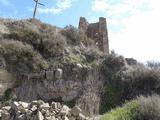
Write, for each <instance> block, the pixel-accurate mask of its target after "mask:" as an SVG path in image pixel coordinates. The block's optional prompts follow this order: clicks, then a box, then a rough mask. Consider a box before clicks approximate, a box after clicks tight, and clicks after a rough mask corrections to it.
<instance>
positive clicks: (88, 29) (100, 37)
mask: <svg viewBox="0 0 160 120" xmlns="http://www.w3.org/2000/svg"><path fill="white" fill-rule="evenodd" d="M79 30H81V31H83V32H85V33H86V35H87V36H88V37H89V38H91V39H93V40H94V41H95V44H96V45H97V46H98V48H99V50H101V51H102V52H104V53H105V54H109V43H108V31H107V23H106V18H103V17H100V18H99V22H97V23H91V24H89V23H88V22H87V20H86V19H85V18H84V17H81V18H80V22H79Z"/></svg>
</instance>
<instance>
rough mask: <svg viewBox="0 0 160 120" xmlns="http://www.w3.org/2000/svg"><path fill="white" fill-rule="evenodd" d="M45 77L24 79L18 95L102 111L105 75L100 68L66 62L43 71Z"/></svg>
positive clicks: (90, 110)
mask: <svg viewBox="0 0 160 120" xmlns="http://www.w3.org/2000/svg"><path fill="white" fill-rule="evenodd" d="M37 76H38V75H37ZM41 78H43V79H41V80H40V79H39V77H37V78H36V77H35V76H32V77H31V76H30V78H29V79H26V80H24V81H23V82H22V84H21V85H20V86H19V87H17V88H15V89H14V94H15V95H16V97H17V98H18V99H20V100H22V101H27V102H30V101H33V100H37V99H42V100H44V101H52V100H57V101H61V102H65V103H70V104H72V105H78V106H80V107H81V108H82V109H83V110H85V111H87V112H88V113H89V114H98V113H99V104H100V97H99V95H100V89H101V88H102V75H101V73H100V71H99V70H98V69H96V68H95V69H93V68H91V67H87V66H85V67H84V66H82V65H80V64H78V65H73V66H67V65H66V66H64V68H57V69H55V70H53V71H52V70H50V71H45V73H44V74H42V73H41Z"/></svg>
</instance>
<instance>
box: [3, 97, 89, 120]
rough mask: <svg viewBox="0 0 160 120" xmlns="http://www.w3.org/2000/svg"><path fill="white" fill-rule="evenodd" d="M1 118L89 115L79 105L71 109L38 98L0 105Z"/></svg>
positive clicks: (79, 118)
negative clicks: (36, 99) (27, 101)
mask: <svg viewBox="0 0 160 120" xmlns="http://www.w3.org/2000/svg"><path fill="white" fill-rule="evenodd" d="M0 120H89V117H86V116H85V115H84V114H83V112H82V110H81V109H80V108H79V107H78V106H75V107H73V108H72V109H71V108H69V107H68V106H66V105H62V104H60V103H59V102H52V103H51V104H49V103H45V102H43V101H42V100H38V101H32V102H31V103H26V102H21V101H19V102H17V101H13V102H11V103H10V105H9V106H3V105H2V106H0Z"/></svg>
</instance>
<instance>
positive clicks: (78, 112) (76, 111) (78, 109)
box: [71, 106, 82, 116]
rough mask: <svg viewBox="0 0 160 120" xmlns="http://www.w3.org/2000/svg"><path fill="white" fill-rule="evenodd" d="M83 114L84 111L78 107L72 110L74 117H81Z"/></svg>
mask: <svg viewBox="0 0 160 120" xmlns="http://www.w3.org/2000/svg"><path fill="white" fill-rule="evenodd" d="M81 112H82V110H81V108H79V107H78V106H75V107H73V108H72V110H71V114H72V115H74V116H79V114H80V113H81Z"/></svg>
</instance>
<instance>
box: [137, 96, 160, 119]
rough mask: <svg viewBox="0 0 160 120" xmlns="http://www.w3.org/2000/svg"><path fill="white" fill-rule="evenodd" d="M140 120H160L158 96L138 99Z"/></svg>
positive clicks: (159, 97) (159, 100) (159, 98)
mask: <svg viewBox="0 0 160 120" xmlns="http://www.w3.org/2000/svg"><path fill="white" fill-rule="evenodd" d="M138 103H139V104H140V107H139V113H140V120H160V96H159V95H152V96H149V97H144V96H140V97H138Z"/></svg>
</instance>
